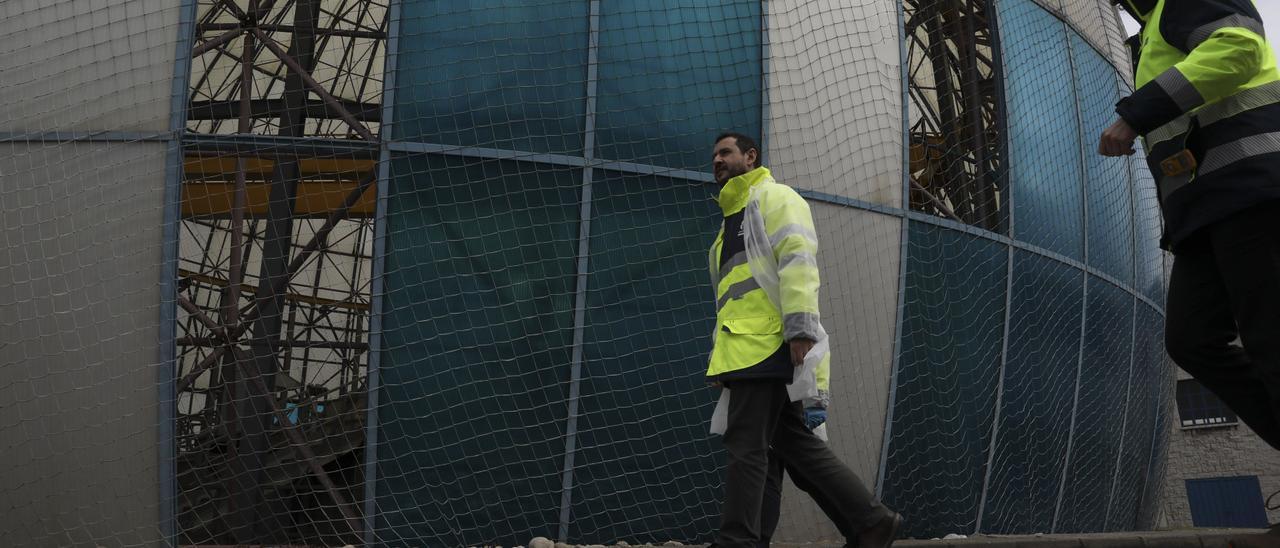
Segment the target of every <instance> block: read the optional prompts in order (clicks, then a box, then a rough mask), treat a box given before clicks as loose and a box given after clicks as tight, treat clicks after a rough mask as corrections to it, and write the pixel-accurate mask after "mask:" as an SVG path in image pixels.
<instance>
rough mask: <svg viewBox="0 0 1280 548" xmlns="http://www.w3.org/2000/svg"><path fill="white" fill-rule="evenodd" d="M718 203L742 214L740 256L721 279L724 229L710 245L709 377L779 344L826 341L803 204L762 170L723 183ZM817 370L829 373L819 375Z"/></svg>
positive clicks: (813, 242)
mask: <svg viewBox="0 0 1280 548" xmlns="http://www.w3.org/2000/svg"><path fill="white" fill-rule="evenodd" d="M718 201H719V204H720V208H721V209H722V210H723V211H724V214H725V216H729V215H733V214H735V213H737V212H739V211H743V210H744V209H745V211H744V218H743V221H742V227H743V228H742V230H743V240H744V244H745V249H744V250H743V251H742V252H741V253H739V256H735V257H731V258H730V259H729V260H728V262H726V263H725V268H724V269H723V271H722V269H721V268H720V250H721V247H722V245H723V242H724V231H723V228H722V229H721V231H720V233H719V234H717V235H716V240H715V243H713V244H712V245H711V249H710V252H709V256H708V259H709V265H710V270H711V281H712V287H713V288H714V289H715V298H716V301H715V302H716V324H715V333H714V335H713V341H714V342H713V346H712V351H711V360H710V363H709V364H708V366H707V376H708V377H714V376H717V375H722V374H724V373H729V372H733V371H739V370H742V369H746V368H749V367H751V366H752V365H755V364H756V363H759V362H760V361H762V360H764V359H765V358H767V357H768V356H769V355H770V354H772V353H773V352H774V351H776V350H777V349H778V347H779V346H780V345H781V344H782V343H783V342H784V341H789V340H791V339H795V338H806V339H812V340H814V341H820V340H822V339H825V338H826V331H825V330H824V329H823V328H822V324H821V322H820V320H819V316H818V286H819V277H818V261H817V255H818V236H817V234H816V232H815V231H814V225H813V216H812V214H811V213H810V212H809V204H807V203H806V202H805V201H804V198H801V197H800V195H799V194H797V193H796V191H794V190H792V189H791V188H790V187H788V186H785V185H782V184H779V183H777V182H776V181H774V180H773V176H772V175H770V173H769V170H768V169H765V168H763V167H761V168H756V169H754V170H752V171H750V172H747V173H744V174H742V175H740V176H738V177H734V178H733V179H730V180H729V181H728V182H726V183H725V185H724V187H723V188H722V189H721V191H720V196H719V198H718ZM829 360H830V356H823V357H822V362H828V361H829ZM824 366H825V367H829V365H825V364H820V365H819V366H818V369H822V368H823V367H824ZM815 382H816V381H815ZM822 388H823V389H824V391H825V388H826V387H825V386H824V387H822Z"/></svg>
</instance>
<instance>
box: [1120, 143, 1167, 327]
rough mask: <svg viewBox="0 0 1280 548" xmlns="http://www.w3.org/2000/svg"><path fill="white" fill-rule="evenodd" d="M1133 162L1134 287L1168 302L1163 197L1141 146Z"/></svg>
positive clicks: (1158, 301)
mask: <svg viewBox="0 0 1280 548" xmlns="http://www.w3.org/2000/svg"><path fill="white" fill-rule="evenodd" d="M1129 161H1130V163H1131V164H1132V166H1133V173H1134V180H1133V194H1134V208H1133V213H1134V219H1133V221H1134V232H1135V236H1136V239H1137V250H1136V253H1135V254H1134V260H1135V261H1136V262H1137V279H1136V281H1135V282H1134V288H1135V289H1136V290H1138V291H1139V292H1141V293H1142V294H1143V295H1146V296H1147V298H1150V299H1151V300H1152V301H1154V302H1156V303H1161V304H1163V303H1164V299H1165V290H1166V288H1165V268H1164V260H1165V259H1164V252H1163V251H1161V250H1160V236H1161V234H1162V231H1163V230H1164V221H1163V220H1162V219H1161V217H1160V197H1159V195H1158V194H1157V193H1156V183H1155V180H1154V179H1152V178H1151V171H1150V170H1149V169H1148V168H1147V159H1146V156H1145V155H1144V154H1143V152H1142V148H1141V147H1139V148H1138V153H1137V154H1135V155H1133V156H1132V157H1131V158H1130V160H1129Z"/></svg>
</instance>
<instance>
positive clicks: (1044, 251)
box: [0, 0, 1173, 546]
mask: <svg viewBox="0 0 1280 548" xmlns="http://www.w3.org/2000/svg"><path fill="white" fill-rule="evenodd" d="M171 4H172V3H166V2H158V1H151V0H146V1H130V2H125V1H123V0H111V1H106V2H98V3H93V5H92V6H90V5H88V4H85V5H81V3H72V2H55V3H45V2H35V1H34V0H33V1H27V0H17V1H11V2H7V3H4V4H3V5H0V37H5V40H3V41H0V74H3V75H5V76H4V77H3V78H0V97H3V98H5V103H6V105H8V109H7V110H6V111H5V112H3V113H0V208H3V212H4V213H3V218H4V219H5V223H4V230H5V232H4V234H5V237H4V239H3V240H2V241H3V250H4V252H3V253H2V254H0V257H7V258H8V259H7V260H5V261H0V394H3V393H5V391H6V390H7V391H8V392H9V393H11V394H12V395H13V397H11V398H7V399H5V398H0V399H4V401H12V402H17V403H16V404H14V405H10V406H0V439H4V440H9V441H8V444H9V445H8V447H10V448H11V449H12V450H6V451H2V452H0V464H3V465H4V466H5V467H4V469H5V470H6V472H4V473H3V474H0V494H4V495H5V498H6V499H9V500H29V501H31V502H30V503H29V504H26V505H19V506H18V507H17V508H16V509H15V510H14V511H10V512H6V514H5V516H4V517H0V534H2V535H3V536H5V537H6V538H16V539H29V540H30V541H31V543H32V544H61V543H63V541H62V540H61V539H63V538H69V539H72V540H71V541H70V542H71V543H73V544H74V543H90V542H96V543H98V544H112V543H116V544H162V543H165V542H180V543H182V544H184V545H185V544H192V545H199V544H211V545H212V544H236V543H279V544H316V545H320V544H338V545H341V544H346V543H352V544H360V543H367V544H370V545H390V546H423V545H430V546H437V545H441V546H470V545H482V544H500V545H520V544H524V543H526V542H528V540H529V539H530V538H532V537H535V536H546V537H549V538H557V539H561V540H565V541H567V542H571V543H581V544H595V543H611V542H615V541H619V540H625V541H627V542H630V543H632V544H635V543H645V542H656V543H662V542H665V541H669V540H675V541H680V542H686V543H695V542H708V541H710V540H711V537H712V535H713V533H714V531H715V529H716V527H717V526H718V521H719V508H720V497H721V496H722V494H723V472H722V466H723V460H724V454H723V449H722V447H721V444H720V442H719V440H718V439H717V438H715V437H713V436H711V435H710V434H709V433H708V426H709V425H708V418H709V416H710V413H711V410H712V407H713V406H714V403H715V400H716V398H717V394H716V392H715V391H714V390H713V389H711V388H709V387H707V386H706V383H705V381H704V373H705V368H706V359H707V353H708V351H709V349H710V341H711V338H710V337H711V333H710V330H711V329H712V327H713V319H714V312H715V311H714V304H713V303H712V296H713V294H712V290H711V287H710V283H709V280H708V276H707V265H706V260H707V259H706V257H707V255H706V254H707V247H708V246H709V245H710V243H711V241H712V239H713V238H714V236H715V232H716V230H717V229H718V228H719V226H720V220H721V214H720V211H719V209H718V207H717V206H716V204H715V202H714V198H715V196H716V194H717V191H718V187H717V185H716V184H715V182H714V180H713V178H712V177H711V175H710V169H709V167H710V166H709V163H710V162H709V158H710V151H711V145H712V144H713V143H712V141H713V140H714V139H715V137H716V136H717V135H719V134H720V133H722V132H724V131H730V130H732V131H738V132H742V133H745V134H748V135H755V136H759V138H760V139H759V141H760V143H761V147H762V149H763V150H762V152H763V160H764V163H765V165H766V166H767V167H768V168H770V170H771V171H772V173H773V174H774V176H775V177H776V178H777V180H778V181H780V182H782V183H784V184H787V185H789V186H792V187H793V188H795V189H796V190H797V191H799V192H800V194H801V195H802V196H804V197H805V198H806V200H807V201H808V203H809V204H810V207H811V209H812V211H813V213H814V218H815V222H816V225H817V229H818V237H819V242H820V246H821V248H820V252H819V256H818V262H819V266H820V269H821V274H822V279H823V285H822V290H821V296H822V301H821V302H822V321H823V323H824V325H825V327H826V329H827V331H828V332H829V333H830V335H831V337H832V352H833V360H832V373H831V392H832V408H831V409H830V411H829V420H830V422H829V425H828V431H829V434H830V443H831V445H832V447H833V449H835V451H836V453H837V454H838V455H839V456H840V457H841V458H842V459H843V460H844V461H845V462H846V463H847V464H849V465H850V467H851V468H853V469H854V471H855V472H857V473H858V474H859V476H861V477H862V478H863V480H864V481H865V482H866V483H867V484H868V485H869V486H874V488H875V490H876V493H877V495H879V496H880V497H881V498H882V499H883V500H884V501H885V502H886V503H887V504H888V505H890V506H891V507H893V508H895V509H897V510H899V511H901V512H902V513H903V514H905V515H906V516H907V518H908V521H907V525H906V528H905V531H904V532H905V534H907V535H909V536H914V537H924V538H929V537H935V536H942V535H945V534H947V533H960V534H973V533H975V532H976V533H1036V532H1044V533H1050V532H1095V531H1118V530H1135V529H1147V528H1150V527H1151V526H1152V523H1153V521H1154V519H1155V516H1154V514H1155V509H1156V504H1157V502H1158V496H1157V495H1158V490H1159V486H1160V485H1161V484H1162V477H1163V468H1164V464H1163V462H1164V446H1165V436H1166V431H1167V428H1168V427H1169V425H1170V420H1171V419H1170V413H1171V409H1170V406H1169V404H1170V396H1171V394H1172V386H1173V384H1172V383H1173V370H1172V366H1171V365H1170V364H1169V363H1168V362H1167V360H1166V358H1165V354H1164V350H1163V328H1162V326H1163V299H1164V291H1165V287H1164V284H1165V278H1166V276H1165V263H1166V257H1165V255H1164V254H1163V252H1161V251H1160V250H1159V248H1158V240H1159V237H1160V230H1161V225H1160V217H1159V210H1158V203H1157V196H1156V194H1155V189H1154V185H1153V183H1152V182H1151V179H1150V176H1149V175H1148V174H1147V172H1146V167H1145V162H1144V161H1143V160H1142V158H1141V157H1140V156H1141V154H1140V153H1139V154H1138V155H1135V156H1133V157H1130V158H1119V159H1115V158H1103V157H1101V156H1099V155H1097V154H1096V153H1095V152H1094V149H1095V148H1096V145H1094V142H1095V141H1096V139H1097V136H1098V135H1099V134H1100V133H1101V132H1102V130H1103V129H1104V128H1105V127H1107V125H1109V124H1110V123H1111V122H1112V120H1113V119H1114V113H1113V108H1114V105H1115V103H1116V102H1117V101H1118V100H1119V99H1120V98H1121V97H1123V96H1124V95H1126V94H1128V93H1129V92H1130V91H1131V81H1132V74H1131V72H1132V71H1131V68H1130V61H1129V60H1128V53H1127V50H1126V48H1125V46H1124V45H1123V39H1124V36H1123V34H1124V32H1123V28H1122V26H1121V24H1120V22H1119V19H1118V16H1117V13H1116V12H1115V10H1114V8H1113V7H1112V6H1111V5H1110V3H1109V2H1108V1H1107V0H946V1H924V0H857V1H855V2H830V1H826V0H821V1H807V2H760V1H750V0H653V1H644V2H604V1H601V0H589V1H581V0H509V1H506V2H502V3H498V4H495V3H492V2H479V1H452V2H431V1H421V0H279V1H272V0H251V1H246V0H186V1H183V2H181V3H180V5H178V6H172V5H171ZM107 493H109V494H110V495H107ZM86 500H87V501H92V502H93V504H91V505H89V506H88V507H85V506H84V505H83V503H82V501H86ZM783 507H784V511H783V516H782V523H781V526H780V528H779V531H778V534H777V535H775V539H776V540H779V541H787V542H810V541H823V540H837V539H838V536H839V535H838V533H837V532H836V530H835V528H834V527H833V526H831V524H830V523H829V522H828V521H827V520H826V519H825V518H824V517H823V516H822V514H821V512H820V511H819V510H818V509H817V507H816V506H814V505H813V504H812V503H811V502H810V501H808V499H807V497H806V496H805V495H804V494H803V493H800V492H798V491H796V490H795V489H794V488H793V487H791V486H790V485H788V487H787V490H786V491H785V493H784V504H783Z"/></svg>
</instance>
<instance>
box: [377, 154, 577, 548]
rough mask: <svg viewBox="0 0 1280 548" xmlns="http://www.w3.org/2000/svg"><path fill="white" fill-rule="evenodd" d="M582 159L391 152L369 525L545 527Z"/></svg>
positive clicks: (495, 538)
mask: <svg viewBox="0 0 1280 548" xmlns="http://www.w3.org/2000/svg"><path fill="white" fill-rule="evenodd" d="M581 181H582V172H581V170H577V169H563V168H553V167H548V166H539V165H535V164H524V163H517V162H509V161H492V160H489V161H485V160H476V159H462V158H456V157H450V158H442V157H421V156H417V157H408V158H405V157H402V158H400V159H397V160H394V161H393V163H392V166H391V181H390V184H391V189H390V193H389V196H390V197H389V201H388V204H387V222H388V226H387V232H386V233H387V247H386V249H387V256H386V278H385V279H386V284H385V295H384V296H383V298H384V306H385V309H384V310H385V312H384V316H383V329H384V331H383V334H382V337H383V341H384V342H383V354H382V362H381V370H380V371H381V381H382V388H381V392H380V401H379V403H380V406H379V409H378V419H379V422H380V429H381V430H380V432H381V446H380V447H379V449H378V458H379V462H378V482H379V483H378V489H377V493H378V502H377V506H378V510H379V515H378V520H377V521H378V524H377V527H378V538H380V539H396V541H395V542H392V543H391V545H396V546H399V545H403V546H467V545H477V544H502V545H506V546H513V545H517V544H520V543H524V542H527V541H528V539H530V538H532V537H533V536H534V535H537V534H547V532H548V531H555V530H556V525H557V523H558V521H559V512H558V504H557V503H556V502H550V503H549V502H548V500H549V499H554V500H555V501H558V500H559V492H560V486H561V476H560V473H561V468H562V466H563V462H564V461H563V459H564V444H565V439H564V436H565V432H564V428H565V416H566V413H567V407H566V404H565V402H566V400H567V392H568V391H567V390H566V383H567V380H568V378H569V364H570V350H571V348H572V344H573V297H574V290H575V283H574V278H575V275H574V274H575V270H576V265H575V263H576V261H575V256H576V253H577V243H578V223H577V216H578V209H579V201H580V197H579V196H580V194H579V191H580V188H581Z"/></svg>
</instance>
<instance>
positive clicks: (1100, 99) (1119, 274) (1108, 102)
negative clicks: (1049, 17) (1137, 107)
mask: <svg viewBox="0 0 1280 548" xmlns="http://www.w3.org/2000/svg"><path fill="white" fill-rule="evenodd" d="M1068 35H1069V36H1070V40H1071V58H1072V60H1073V62H1074V63H1075V74H1076V94H1077V96H1078V97H1079V99H1080V121H1081V127H1082V128H1083V134H1082V135H1083V143H1084V149H1083V153H1084V159H1085V168H1086V169H1085V181H1086V186H1085V192H1086V195H1087V196H1088V201H1087V202H1086V204H1087V208H1086V209H1087V211H1088V221H1089V223H1088V235H1089V236H1088V238H1089V249H1088V255H1089V264H1090V265H1091V266H1094V267H1096V268H1098V269H1100V270H1102V271H1103V272H1106V273H1107V274H1109V275H1110V276H1111V277H1113V278H1115V279H1117V280H1120V282H1121V283H1123V284H1125V285H1133V195H1132V193H1131V192H1130V191H1129V160H1128V159H1127V158H1123V157H1122V158H1107V157H1105V156H1102V155H1101V154H1098V153H1097V148H1098V146H1097V143H1098V139H1099V136H1101V135H1102V131H1103V130H1105V129H1106V128H1107V127H1108V126H1110V125H1111V124H1112V122H1114V121H1115V120H1116V113H1115V109H1116V103H1117V102H1119V101H1120V92H1119V83H1118V82H1117V75H1116V69H1115V67H1114V66H1112V65H1111V63H1110V62H1108V61H1107V60H1106V59H1104V58H1103V57H1102V56H1101V55H1099V54H1098V52H1097V50H1095V49H1093V48H1092V47H1090V46H1089V44H1088V43H1087V42H1085V41H1084V39H1083V38H1081V37H1080V35H1078V34H1076V33H1075V32H1069V33H1068Z"/></svg>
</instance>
